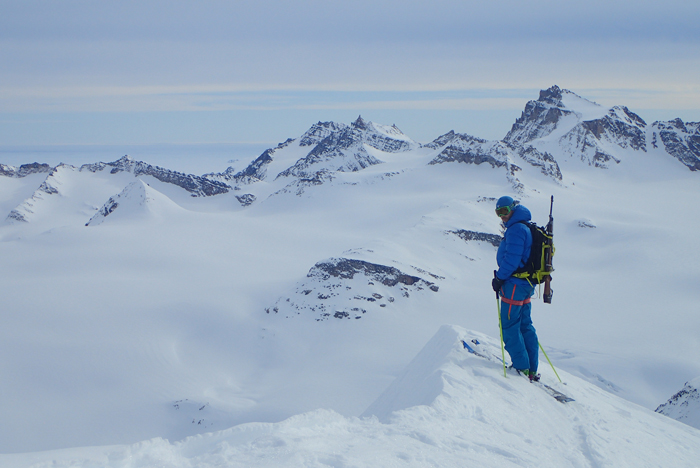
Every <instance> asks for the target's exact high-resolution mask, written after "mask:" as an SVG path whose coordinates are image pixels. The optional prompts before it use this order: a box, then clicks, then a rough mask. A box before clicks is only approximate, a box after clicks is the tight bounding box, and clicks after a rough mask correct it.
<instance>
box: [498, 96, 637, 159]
mask: <svg viewBox="0 0 700 468" xmlns="http://www.w3.org/2000/svg"><path fill="white" fill-rule="evenodd" d="M504 141H506V142H507V143H508V144H509V145H511V146H512V147H515V148H519V152H520V153H521V154H522V153H523V152H524V151H527V150H528V147H532V148H535V149H537V150H538V151H539V152H541V153H549V154H562V155H564V156H566V157H569V158H573V159H580V160H581V161H582V162H584V163H586V164H588V165H590V166H594V167H600V168H608V167H610V166H611V164H618V163H620V162H621V158H620V157H619V156H618V155H617V154H618V151H619V150H618V149H620V148H621V149H623V150H626V149H632V150H635V151H643V152H646V151H647V148H646V146H647V145H646V122H644V120H643V119H642V118H641V117H639V116H638V115H637V114H635V113H634V112H632V111H630V110H629V109H628V108H627V107H624V106H615V107H612V108H605V107H603V106H601V105H599V104H597V103H595V102H592V101H589V100H587V99H584V98H582V97H581V96H578V95H577V94H575V93H573V92H571V91H569V90H566V89H561V88H559V87H558V86H552V87H551V88H549V89H547V90H542V91H540V97H539V99H538V100H537V101H529V102H528V103H527V105H526V106H525V110H524V111H523V113H522V115H521V116H520V118H518V119H517V120H516V122H515V123H514V124H513V127H512V128H511V130H510V131H509V132H508V134H507V135H506V137H505V138H504Z"/></svg>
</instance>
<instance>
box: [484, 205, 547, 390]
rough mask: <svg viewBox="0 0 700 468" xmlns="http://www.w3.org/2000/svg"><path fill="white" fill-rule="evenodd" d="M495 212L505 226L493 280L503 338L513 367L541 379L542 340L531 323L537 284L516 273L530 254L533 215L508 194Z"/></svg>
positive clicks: (533, 378)
mask: <svg viewBox="0 0 700 468" xmlns="http://www.w3.org/2000/svg"><path fill="white" fill-rule="evenodd" d="M496 214H497V215H498V216H499V217H500V218H501V221H502V222H503V224H504V225H505V228H506V231H505V234H504V235H503V240H502V241H501V244H500V245H499V246H498V253H497V254H496V262H497V263H498V270H497V271H495V272H494V278H493V281H492V284H491V285H492V287H493V290H494V291H496V294H497V295H499V296H500V298H501V326H502V329H503V342H504V343H505V348H506V351H508V354H509V355H510V360H511V362H512V363H513V367H514V368H515V369H517V370H518V371H519V372H521V373H523V374H525V375H527V376H528V377H529V378H530V380H539V376H538V375H537V365H538V364H539V354H538V353H539V341H538V339H537V332H536V331H535V327H534V326H533V325H532V318H531V311H532V307H531V303H530V297H531V296H532V294H533V292H534V290H535V287H534V286H533V285H532V284H530V283H529V282H528V281H527V280H526V279H521V278H516V277H514V276H513V273H514V272H515V271H516V270H517V269H518V268H520V267H522V266H523V265H525V263H526V262H527V260H528V258H529V256H530V249H531V247H532V234H531V233H530V228H529V227H528V226H527V225H526V224H525V223H526V222H528V221H530V219H532V216H531V215H530V210H528V209H527V208H525V207H524V206H523V205H520V204H518V202H516V201H514V200H513V199H512V198H511V197H508V196H504V197H501V198H499V199H498V201H497V202H496Z"/></svg>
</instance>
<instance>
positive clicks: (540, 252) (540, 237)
mask: <svg viewBox="0 0 700 468" xmlns="http://www.w3.org/2000/svg"><path fill="white" fill-rule="evenodd" d="M521 222H522V224H524V225H526V226H527V227H529V228H530V234H532V248H531V249H530V256H529V257H528V259H527V262H525V265H523V266H522V267H520V268H518V269H517V270H515V272H514V273H513V276H515V277H516V278H521V279H524V280H527V281H528V282H529V283H530V284H533V285H534V284H540V283H544V280H545V277H547V276H549V275H551V274H552V271H553V270H554V269H553V268H552V267H551V257H550V265H549V268H548V267H547V265H546V262H545V258H547V256H548V255H547V254H548V250H549V249H552V250H551V256H552V257H553V256H554V251H555V249H554V241H553V239H554V236H553V235H552V234H549V233H548V232H547V230H546V229H545V228H543V227H540V226H538V225H536V224H535V223H532V222H526V221H521Z"/></svg>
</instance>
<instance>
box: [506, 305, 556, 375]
mask: <svg viewBox="0 0 700 468" xmlns="http://www.w3.org/2000/svg"><path fill="white" fill-rule="evenodd" d="M499 317H500V314H499ZM537 344H539V345H540V349H541V350H542V354H544V357H546V358H547V362H548V363H549V365H550V366H552V370H553V371H554V375H556V376H557V379H559V383H561V378H560V377H559V374H557V370H556V369H555V368H554V364H552V361H550V360H549V356H547V353H546V352H545V351H544V348H543V347H542V343H540V342H539V341H538V342H537Z"/></svg>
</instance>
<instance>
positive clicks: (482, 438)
mask: <svg viewBox="0 0 700 468" xmlns="http://www.w3.org/2000/svg"><path fill="white" fill-rule="evenodd" d="M472 340H475V341H478V342H479V347H480V348H483V349H485V350H486V352H488V353H491V354H493V353H496V354H497V355H500V346H499V344H498V339H494V338H492V337H490V336H487V335H485V334H483V333H479V332H475V331H470V330H465V329H463V328H461V327H457V326H448V325H445V326H443V327H441V328H440V329H439V330H438V331H437V333H435V334H434V335H433V337H432V338H431V339H430V340H429V341H428V342H427V343H426V344H425V346H424V347H423V349H422V350H421V351H420V352H418V353H417V354H415V357H414V358H413V360H411V361H410V363H408V365H406V366H405V367H404V368H403V371H402V372H400V373H399V375H398V376H397V377H396V378H395V379H394V380H393V382H392V383H391V384H390V385H389V386H388V387H387V388H386V390H385V391H384V392H383V393H382V394H381V395H380V396H379V397H378V398H377V399H376V400H375V401H374V403H372V404H371V405H370V406H369V407H368V408H367V410H366V411H365V412H364V414H362V415H361V416H360V417H352V416H343V415H341V414H339V413H337V412H335V411H332V410H328V409H315V410H313V411H308V412H304V413H302V414H297V415H295V416H292V417H290V418H287V419H285V420H283V421H280V422H275V423H262V422H257V423H248V424H241V425H237V426H234V427H231V428H229V429H225V430H220V431H217V432H212V433H208V434H202V435H198V436H194V437H189V438H187V439H184V440H182V441H179V442H169V441H168V440H166V439H164V438H160V437H158V438H153V439H150V440H146V441H143V442H140V443H138V444H133V445H111V446H103V447H89V448H75V449H66V450H60V451H53V452H41V453H31V454H13V455H0V465H2V466H3V467H6V468H19V467H22V468H24V467H26V466H30V465H31V466H52V467H56V468H63V467H66V468H67V467H75V466H85V467H87V466H100V467H104V468H112V467H114V468H116V467H120V468H121V467H126V468H131V467H134V468H135V467H144V466H168V467H172V468H189V467H193V466H202V467H205V466H242V467H243V466H244V467H250V468H286V467H315V466H319V467H321V466H337V467H350V466H353V467H367V468H370V467H391V466H406V467H424V466H435V467H462V466H477V467H480V468H502V467H506V466H527V467H530V466H532V467H537V468H562V467H603V466H615V467H618V466H629V467H667V466H673V467H674V468H695V467H697V460H698V453H700V437H699V436H698V431H697V430H696V429H693V428H691V427H688V426H684V425H681V424H678V423H676V422H675V421H672V420H670V419H668V418H665V417H664V416H662V415H659V414H655V413H654V412H652V411H650V410H647V409H644V408H641V407H639V406H636V405H634V404H631V403H629V402H627V401H625V400H622V399H620V398H618V397H615V396H613V395H611V394H609V393H606V392H605V391H603V390H601V389H599V388H597V387H595V386H593V385H591V384H589V383H586V382H584V381H583V380H581V379H578V378H576V377H574V376H572V375H570V374H568V373H567V372H565V371H562V370H559V374H560V376H561V378H562V380H563V381H564V384H562V383H559V382H558V381H557V380H556V377H555V375H554V373H553V372H552V371H551V369H549V368H547V367H544V368H542V379H543V381H545V382H546V383H547V384H548V385H551V386H552V387H556V388H558V389H561V390H563V391H565V392H566V393H567V394H569V395H571V396H573V397H574V398H575V402H571V403H567V404H565V405H563V404H562V403H560V402H558V401H556V400H555V399H554V398H552V397H551V396H550V395H549V394H547V393H546V392H544V391H543V390H542V388H540V387H539V386H537V385H534V384H531V383H530V382H529V381H528V380H527V379H526V378H523V377H518V376H517V375H509V377H508V378H505V377H504V376H503V368H502V367H501V365H500V363H497V362H492V361H489V360H486V359H484V358H482V357H479V356H475V355H473V354H470V353H468V352H467V351H466V350H465V349H464V347H463V345H462V342H463V341H466V342H469V343H472V342H473V341H472ZM343 351H344V352H345V353H346V354H348V353H353V350H343ZM545 365H546V364H545ZM276 384H277V385H282V383H280V382H276ZM171 406H172V408H171V411H172V412H175V413H177V412H184V413H183V417H187V416H189V418H191V421H188V423H189V424H190V425H197V424H198V423H199V422H201V423H202V424H211V422H210V419H208V418H210V417H211V416H209V414H211V413H214V411H209V414H206V413H207V411H208V406H207V405H206V403H204V404H200V403H196V402H194V401H189V400H178V401H176V402H174V403H173V404H172V405H171ZM203 416H205V417H203ZM212 416H213V417H214V418H216V416H217V415H216V413H214V414H212ZM224 417H225V416H224ZM214 422H215V421H214Z"/></svg>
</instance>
